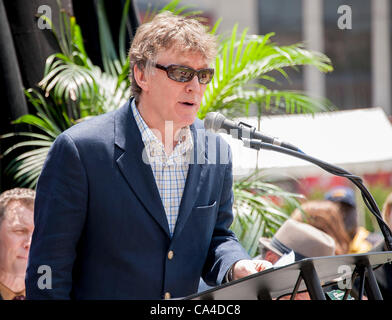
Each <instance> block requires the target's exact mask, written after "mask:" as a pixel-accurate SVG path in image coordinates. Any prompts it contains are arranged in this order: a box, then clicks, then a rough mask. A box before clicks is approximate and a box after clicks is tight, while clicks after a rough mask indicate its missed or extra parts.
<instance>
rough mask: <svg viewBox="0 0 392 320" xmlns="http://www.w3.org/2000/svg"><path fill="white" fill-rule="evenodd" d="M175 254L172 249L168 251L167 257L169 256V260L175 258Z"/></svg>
mask: <svg viewBox="0 0 392 320" xmlns="http://www.w3.org/2000/svg"><path fill="white" fill-rule="evenodd" d="M173 256H174V252H173V251H172V250H170V251H169V252H168V253H167V258H168V259H169V260H171V259H173Z"/></svg>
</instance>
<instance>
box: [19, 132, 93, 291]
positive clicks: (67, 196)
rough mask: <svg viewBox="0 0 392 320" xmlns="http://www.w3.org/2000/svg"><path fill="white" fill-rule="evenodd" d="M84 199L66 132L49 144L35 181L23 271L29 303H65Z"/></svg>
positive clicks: (83, 182) (82, 177) (82, 174)
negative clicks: (31, 216)
mask: <svg viewBox="0 0 392 320" xmlns="http://www.w3.org/2000/svg"><path fill="white" fill-rule="evenodd" d="M87 199H88V183H87V175H86V171H85V169H84V167H83V164H82V161H81V159H80V156H79V152H78V149H77V147H76V145H75V143H74V141H73V140H72V139H71V137H70V136H68V135H67V133H62V134H61V135H59V136H58V137H57V139H56V140H55V142H54V144H53V145H52V147H51V149H50V151H49V153H48V156H47V158H46V161H45V164H44V166H43V169H42V172H41V175H40V177H39V180H38V184H37V190H36V199H35V206H34V207H35V208H34V223H35V229H34V232H33V236H32V242H31V248H30V253H29V261H28V267H27V272H26V298H27V299H69V298H70V293H71V290H72V268H73V265H74V261H75V257H76V246H77V243H78V240H79V238H80V235H81V232H82V229H83V225H84V221H85V217H86V212H87Z"/></svg>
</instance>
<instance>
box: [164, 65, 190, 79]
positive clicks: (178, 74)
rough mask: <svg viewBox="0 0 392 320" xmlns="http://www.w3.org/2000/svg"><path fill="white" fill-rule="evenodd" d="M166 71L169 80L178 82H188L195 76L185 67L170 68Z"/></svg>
mask: <svg viewBox="0 0 392 320" xmlns="http://www.w3.org/2000/svg"><path fill="white" fill-rule="evenodd" d="M167 71H168V76H169V78H170V79H172V80H175V81H179V82H187V81H190V80H191V79H192V78H193V76H194V75H195V72H194V71H193V70H192V69H190V68H187V67H180V66H170V67H169V69H168V70H167Z"/></svg>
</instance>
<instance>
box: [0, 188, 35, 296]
mask: <svg viewBox="0 0 392 320" xmlns="http://www.w3.org/2000/svg"><path fill="white" fill-rule="evenodd" d="M34 198H35V192H34V190H31V189H25V188H15V189H11V190H7V191H4V192H3V193H2V194H1V195H0V300H24V297H25V274H26V267H27V259H28V255H29V249H30V243H31V235H32V233H33V230H34V218H33V216H34Z"/></svg>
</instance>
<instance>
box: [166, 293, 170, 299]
mask: <svg viewBox="0 0 392 320" xmlns="http://www.w3.org/2000/svg"><path fill="white" fill-rule="evenodd" d="M170 298H171V294H170V292H165V300H168V299H170Z"/></svg>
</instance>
